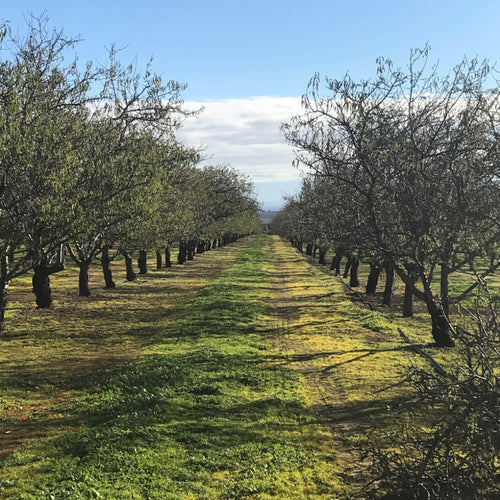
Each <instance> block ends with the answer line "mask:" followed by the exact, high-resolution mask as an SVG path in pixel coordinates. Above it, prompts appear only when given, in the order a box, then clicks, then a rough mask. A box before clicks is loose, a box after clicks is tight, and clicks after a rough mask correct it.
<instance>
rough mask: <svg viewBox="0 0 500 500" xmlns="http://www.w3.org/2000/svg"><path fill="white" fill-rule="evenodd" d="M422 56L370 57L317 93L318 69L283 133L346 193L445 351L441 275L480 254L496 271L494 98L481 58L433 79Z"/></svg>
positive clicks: (367, 241)
mask: <svg viewBox="0 0 500 500" xmlns="http://www.w3.org/2000/svg"><path fill="white" fill-rule="evenodd" d="M427 52H428V51H427V49H425V50H417V51H414V52H412V55H411V57H410V62H409V66H408V71H407V72H404V71H403V70H400V69H394V68H393V66H392V63H391V62H390V61H387V60H383V59H381V60H379V63H378V68H377V75H376V77H375V79H374V80H373V81H361V82H359V83H358V82H354V81H353V80H352V79H351V78H350V77H349V76H345V77H344V78H343V79H341V80H335V79H328V78H327V79H326V92H327V94H326V95H323V94H322V92H321V90H320V86H321V82H320V78H319V76H318V75H316V76H315V77H314V78H313V79H312V80H311V83H310V85H309V88H308V92H307V94H306V95H305V96H304V98H303V107H304V114H303V115H301V116H296V117H294V118H293V120H292V122H291V123H290V124H288V125H285V126H284V127H283V130H284V133H285V136H286V137H287V139H288V141H289V142H290V143H291V144H292V145H293V146H295V147H296V148H297V155H298V161H300V162H301V163H302V164H304V165H305V166H307V167H309V168H310V169H311V170H312V171H313V172H315V173H316V174H317V175H319V176H324V177H328V178H331V179H332V180H333V181H334V182H335V183H338V184H339V185H340V186H345V187H346V188H348V189H350V190H352V192H353V193H355V198H348V199H346V201H345V203H346V204H347V205H348V204H353V203H354V204H355V206H356V210H357V211H358V213H359V216H360V218H361V220H363V221H364V226H363V230H362V231H360V233H359V235H358V236H359V241H360V242H363V244H364V245H365V246H367V247H369V248H370V249H371V250H372V251H373V252H374V253H375V254H377V255H380V256H381V257H382V258H383V259H384V261H385V262H388V263H389V264H390V265H391V267H392V268H393V269H394V270H395V272H396V273H397V274H398V275H399V276H400V278H401V279H402V280H403V282H404V283H405V284H406V285H407V286H408V287H409V288H410V289H411V291H412V293H413V294H414V295H415V296H416V297H418V298H419V299H421V300H422V301H423V302H424V303H425V304H426V306H427V310H428V312H429V315H430V317H431V321H432V335H433V338H434V340H435V342H436V344H437V345H439V346H452V345H453V344H454V342H453V339H452V337H451V335H450V327H449V321H448V315H449V306H450V304H451V303H452V302H453V301H454V300H457V299H458V298H461V297H456V298H452V297H450V296H449V290H448V278H449V275H450V273H452V272H456V271H460V270H462V269H464V266H465V265H466V264H467V263H468V262H469V261H471V260H472V261H474V259H475V258H476V257H478V256H479V255H481V254H483V255H484V252H485V251H486V250H487V251H488V252H489V253H490V263H491V265H490V266H489V267H488V269H486V270H484V272H483V277H484V276H486V275H487V274H490V273H492V272H494V271H495V269H497V268H498V266H499V262H498V251H497V249H498V241H499V235H500V225H499V223H498V221H499V218H498V207H499V205H500V204H499V201H500V197H499V192H500V191H499V179H500V171H499V165H500V162H499V158H498V154H499V150H498V144H499V142H498V131H499V124H500V123H499V119H500V113H499V110H500V109H499V101H498V96H499V93H498V88H497V87H495V88H493V89H486V88H485V85H486V82H488V81H491V79H492V75H493V73H492V70H491V68H490V67H489V66H488V64H487V63H486V62H483V63H479V62H478V61H476V60H472V61H467V60H464V61H463V62H462V63H460V64H459V65H458V66H457V67H456V68H454V70H453V71H452V72H451V73H450V75H448V76H446V77H440V76H439V75H438V74H437V70H436V68H433V69H432V70H431V71H430V72H426V64H427ZM349 210H351V208H350V209H349ZM436 270H439V271H440V279H439V289H438V290H435V282H434V281H433V277H434V274H435V271H436ZM475 286H476V285H475V284H471V287H470V289H469V290H468V291H471V290H472V289H473V288H474V287H475ZM461 295H463V294H461Z"/></svg>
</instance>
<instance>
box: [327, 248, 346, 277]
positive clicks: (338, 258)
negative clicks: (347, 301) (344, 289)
mask: <svg viewBox="0 0 500 500" xmlns="http://www.w3.org/2000/svg"><path fill="white" fill-rule="evenodd" d="M343 253H344V252H343V251H342V249H341V248H339V247H337V248H336V249H335V257H334V258H333V259H332V265H331V266H330V270H331V271H335V276H338V275H339V274H340V263H341V262H342V256H343Z"/></svg>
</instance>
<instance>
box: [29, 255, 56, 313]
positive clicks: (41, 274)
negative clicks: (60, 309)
mask: <svg viewBox="0 0 500 500" xmlns="http://www.w3.org/2000/svg"><path fill="white" fill-rule="evenodd" d="M33 271H34V274H33V279H32V283H33V293H34V294H35V297H36V306H37V308H38V309H48V308H49V307H50V306H51V305H52V290H51V288H50V278H49V274H50V273H49V268H48V266H47V265H46V264H43V263H42V264H40V265H38V266H35V267H34V268H33Z"/></svg>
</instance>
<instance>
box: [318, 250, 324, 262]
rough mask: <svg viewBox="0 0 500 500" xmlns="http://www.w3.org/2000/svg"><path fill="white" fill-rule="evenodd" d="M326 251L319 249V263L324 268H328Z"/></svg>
mask: <svg viewBox="0 0 500 500" xmlns="http://www.w3.org/2000/svg"><path fill="white" fill-rule="evenodd" d="M325 259H326V249H324V248H320V249H319V261H318V264H322V265H323V266H326V260H325Z"/></svg>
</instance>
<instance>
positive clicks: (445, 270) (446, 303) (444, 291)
mask: <svg viewBox="0 0 500 500" xmlns="http://www.w3.org/2000/svg"><path fill="white" fill-rule="evenodd" d="M449 276H450V269H449V267H448V264H447V263H446V262H442V263H441V276H440V279H441V282H440V292H441V309H442V311H443V313H444V314H446V317H447V318H449V317H450V290H449Z"/></svg>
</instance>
